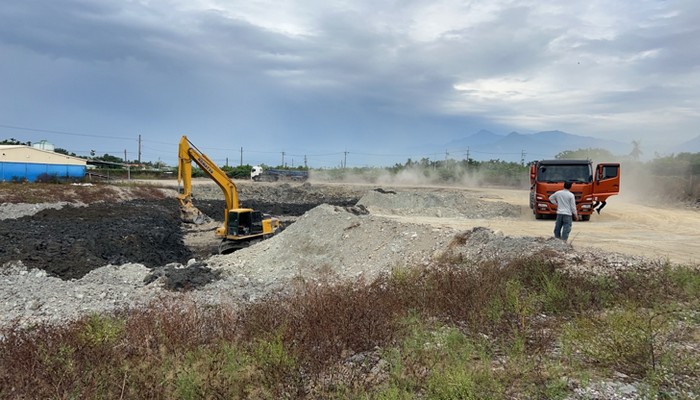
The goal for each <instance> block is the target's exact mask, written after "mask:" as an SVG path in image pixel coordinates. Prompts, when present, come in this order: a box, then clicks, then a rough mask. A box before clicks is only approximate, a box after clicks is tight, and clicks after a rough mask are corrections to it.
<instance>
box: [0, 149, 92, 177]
mask: <svg viewBox="0 0 700 400" xmlns="http://www.w3.org/2000/svg"><path fill="white" fill-rule="evenodd" d="M86 169H87V160H84V159H82V158H77V157H71V156H67V155H65V154H61V153H56V152H53V151H47V150H42V149H39V148H35V147H29V146H22V145H0V181H1V182H6V181H13V180H18V179H26V180H28V181H30V182H35V181H37V179H38V178H39V177H40V176H42V175H44V174H46V175H48V176H51V177H53V176H55V177H57V178H59V179H83V178H84V177H85V170H86Z"/></svg>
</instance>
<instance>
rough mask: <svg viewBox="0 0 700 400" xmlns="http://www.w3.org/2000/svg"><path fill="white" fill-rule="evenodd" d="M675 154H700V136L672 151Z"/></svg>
mask: <svg viewBox="0 0 700 400" xmlns="http://www.w3.org/2000/svg"><path fill="white" fill-rule="evenodd" d="M671 151H672V152H673V153H700V135H698V136H696V137H695V138H693V139H690V140H688V141H687V142H683V143H681V144H679V145H678V146H675V147H673V148H672V149H671Z"/></svg>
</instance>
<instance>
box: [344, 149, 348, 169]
mask: <svg viewBox="0 0 700 400" xmlns="http://www.w3.org/2000/svg"><path fill="white" fill-rule="evenodd" d="M343 154H344V155H343V169H345V168H346V167H347V166H348V151H347V150H345V151H344V152H343Z"/></svg>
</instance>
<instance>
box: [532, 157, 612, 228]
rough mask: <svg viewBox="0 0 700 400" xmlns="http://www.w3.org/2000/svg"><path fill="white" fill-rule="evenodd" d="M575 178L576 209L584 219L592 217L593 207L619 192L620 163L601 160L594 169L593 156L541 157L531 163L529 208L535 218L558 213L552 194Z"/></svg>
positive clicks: (573, 189) (573, 187)
mask: <svg viewBox="0 0 700 400" xmlns="http://www.w3.org/2000/svg"><path fill="white" fill-rule="evenodd" d="M567 181H569V182H572V186H571V192H572V193H573V194H574V196H575V197H576V209H577V213H578V215H579V216H580V219H581V220H583V221H588V220H589V219H590V218H591V214H592V213H593V210H594V207H595V206H596V205H598V204H602V205H604V204H605V201H606V200H607V199H608V197H610V196H614V195H616V194H618V193H620V164H619V163H601V164H598V165H596V167H595V170H593V167H592V162H591V161H590V160H541V161H536V162H534V163H533V164H532V165H531V166H530V208H531V209H532V212H533V213H534V214H535V218H537V219H541V218H544V216H545V215H556V213H557V207H556V206H555V205H554V204H552V203H551V202H550V201H549V196H551V195H552V194H554V192H556V191H557V190H561V189H563V188H564V182H567Z"/></svg>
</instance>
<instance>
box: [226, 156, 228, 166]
mask: <svg viewBox="0 0 700 400" xmlns="http://www.w3.org/2000/svg"><path fill="white" fill-rule="evenodd" d="M226 168H228V157H226Z"/></svg>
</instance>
